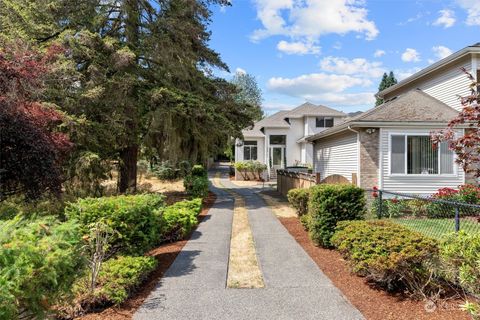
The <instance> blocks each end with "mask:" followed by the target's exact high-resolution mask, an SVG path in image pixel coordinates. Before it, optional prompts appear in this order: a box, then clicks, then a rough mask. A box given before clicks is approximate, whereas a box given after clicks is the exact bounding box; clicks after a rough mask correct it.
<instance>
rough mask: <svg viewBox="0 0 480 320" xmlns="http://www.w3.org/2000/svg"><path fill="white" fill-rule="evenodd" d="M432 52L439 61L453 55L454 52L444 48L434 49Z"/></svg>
mask: <svg viewBox="0 0 480 320" xmlns="http://www.w3.org/2000/svg"><path fill="white" fill-rule="evenodd" d="M432 51H433V53H434V54H435V57H436V58H437V59H438V60H440V59H443V58H446V57H448V56H449V55H451V54H452V53H453V52H452V50H450V49H449V48H447V47H444V46H436V47H433V48H432Z"/></svg>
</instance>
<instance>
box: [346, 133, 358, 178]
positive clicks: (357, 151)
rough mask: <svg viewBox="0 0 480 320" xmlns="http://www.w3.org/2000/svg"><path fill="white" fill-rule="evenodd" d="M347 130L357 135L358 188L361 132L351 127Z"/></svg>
mask: <svg viewBox="0 0 480 320" xmlns="http://www.w3.org/2000/svg"><path fill="white" fill-rule="evenodd" d="M347 129H348V130H349V131H352V132H354V133H356V134H357V186H358V187H360V132H358V131H357V130H353V129H352V127H351V126H350V125H349V126H348V127H347Z"/></svg>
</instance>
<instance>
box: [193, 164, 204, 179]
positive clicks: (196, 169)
mask: <svg viewBox="0 0 480 320" xmlns="http://www.w3.org/2000/svg"><path fill="white" fill-rule="evenodd" d="M191 175H192V176H194V177H205V178H206V177H207V170H205V168H204V167H203V166H202V165H201V164H196V165H194V166H193V167H192V171H191Z"/></svg>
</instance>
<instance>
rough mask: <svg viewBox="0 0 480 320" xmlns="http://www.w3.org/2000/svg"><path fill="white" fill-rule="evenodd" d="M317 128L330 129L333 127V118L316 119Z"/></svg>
mask: <svg viewBox="0 0 480 320" xmlns="http://www.w3.org/2000/svg"><path fill="white" fill-rule="evenodd" d="M315 122H316V126H317V128H330V127H333V117H317V119H316V121H315Z"/></svg>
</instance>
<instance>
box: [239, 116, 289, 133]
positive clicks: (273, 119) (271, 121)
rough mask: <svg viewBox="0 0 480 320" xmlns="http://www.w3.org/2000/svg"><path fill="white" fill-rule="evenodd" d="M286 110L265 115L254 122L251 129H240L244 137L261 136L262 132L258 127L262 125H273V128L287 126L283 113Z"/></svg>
mask: <svg viewBox="0 0 480 320" xmlns="http://www.w3.org/2000/svg"><path fill="white" fill-rule="evenodd" d="M287 113H288V111H279V112H277V113H274V114H272V115H271V116H268V117H265V118H263V119H262V120H260V121H257V122H255V124H254V126H253V128H252V129H245V130H242V133H243V136H244V137H263V136H264V134H263V132H262V131H260V129H262V128H263V127H275V128H289V127H290V125H289V124H288V122H287V121H285V115H286V114H287Z"/></svg>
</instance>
